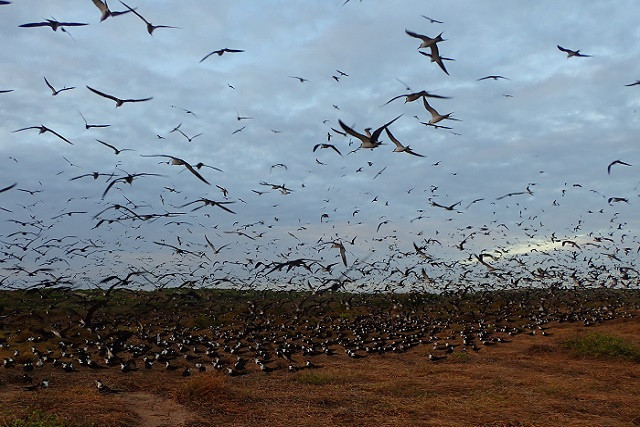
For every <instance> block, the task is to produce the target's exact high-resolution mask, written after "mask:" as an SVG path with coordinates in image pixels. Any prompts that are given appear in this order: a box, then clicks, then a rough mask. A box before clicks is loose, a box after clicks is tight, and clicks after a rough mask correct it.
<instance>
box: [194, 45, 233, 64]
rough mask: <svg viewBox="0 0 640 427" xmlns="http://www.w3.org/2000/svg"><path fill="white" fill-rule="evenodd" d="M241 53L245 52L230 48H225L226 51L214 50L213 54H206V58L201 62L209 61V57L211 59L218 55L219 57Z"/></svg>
mask: <svg viewBox="0 0 640 427" xmlns="http://www.w3.org/2000/svg"><path fill="white" fill-rule="evenodd" d="M240 52H244V50H241V49H229V48H226V47H225V48H224V49H218V50H214V51H213V52H211V53H208V54H206V55H205V56H204V58H202V59H201V60H200V62H202V61H204V60H205V59H207V58H208V57H210V56H211V55H213V54H216V55H218V56H222V55H223V54H225V53H240Z"/></svg>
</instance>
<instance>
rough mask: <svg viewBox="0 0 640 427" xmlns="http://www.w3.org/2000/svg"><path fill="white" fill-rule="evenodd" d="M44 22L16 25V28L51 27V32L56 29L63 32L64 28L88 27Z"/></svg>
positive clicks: (78, 24) (51, 21)
mask: <svg viewBox="0 0 640 427" xmlns="http://www.w3.org/2000/svg"><path fill="white" fill-rule="evenodd" d="M45 21H46V22H31V23H28V24H22V25H18V27H21V28H33V27H51V29H52V30H53V31H58V28H60V29H61V30H62V31H64V27H82V26H84V25H89V24H84V23H81V22H58V21H56V20H55V19H46V20H45Z"/></svg>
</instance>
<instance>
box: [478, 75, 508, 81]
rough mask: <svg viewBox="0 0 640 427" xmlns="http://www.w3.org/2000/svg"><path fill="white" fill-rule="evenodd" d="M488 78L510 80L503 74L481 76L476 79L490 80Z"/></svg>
mask: <svg viewBox="0 0 640 427" xmlns="http://www.w3.org/2000/svg"><path fill="white" fill-rule="evenodd" d="M488 79H493V80H498V79H503V80H509V79H508V78H506V77H503V76H486V77H481V78H479V79H478V80H476V81H478V82H479V81H481V80H488Z"/></svg>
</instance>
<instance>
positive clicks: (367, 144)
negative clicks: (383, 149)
mask: <svg viewBox="0 0 640 427" xmlns="http://www.w3.org/2000/svg"><path fill="white" fill-rule="evenodd" d="M401 116H402V114H401V115H400V116H398V117H396V118H395V119H393V120H391V121H390V122H389V123H387V124H385V125H382V126H380V127H379V128H378V129H376V130H375V131H374V132H373V133H372V134H371V133H369V131H370V130H371V128H366V129H365V130H364V131H365V133H366V135H363V134H361V133H359V132H356V131H355V130H353V129H351V128H350V127H349V126H347V125H345V124H344V123H343V122H342V120H340V119H338V123H339V124H340V127H342V129H344V131H345V132H346V133H348V134H349V135H351V136H353V137H355V138H358V139H359V140H360V141H361V145H360V148H376V147H379V146H380V145H382V143H381V142H380V141H378V137H379V136H380V134H381V133H382V130H383V129H384V128H386V127H387V126H389V125H391V123H393V122H395V121H396V120H398V119H399V118H400V117H401Z"/></svg>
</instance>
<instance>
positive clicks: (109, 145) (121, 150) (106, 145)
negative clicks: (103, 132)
mask: <svg viewBox="0 0 640 427" xmlns="http://www.w3.org/2000/svg"><path fill="white" fill-rule="evenodd" d="M96 141H98V142H99V143H100V144H102V145H104V146H105V147H109V148H111V149H112V150H113V151H114V152H115V154H116V156H117V155H118V154H120V153H122V152H123V151H135V150H134V149H132V148H123V149H118V148H116V147H114V146H113V145H111V144H108V143H106V142H104V141H100V140H99V139H96Z"/></svg>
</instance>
